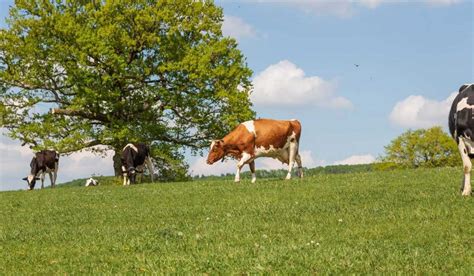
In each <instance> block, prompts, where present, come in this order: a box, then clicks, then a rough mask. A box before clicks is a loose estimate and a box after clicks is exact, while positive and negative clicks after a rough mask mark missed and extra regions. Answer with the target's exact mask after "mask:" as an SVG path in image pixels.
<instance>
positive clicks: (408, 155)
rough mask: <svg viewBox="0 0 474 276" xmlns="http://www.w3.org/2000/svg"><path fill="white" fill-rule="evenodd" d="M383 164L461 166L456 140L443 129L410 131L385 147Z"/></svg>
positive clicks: (400, 165)
mask: <svg viewBox="0 0 474 276" xmlns="http://www.w3.org/2000/svg"><path fill="white" fill-rule="evenodd" d="M385 154H386V155H385V157H383V158H382V161H383V162H389V163H394V164H396V165H397V166H399V167H404V168H418V167H443V166H457V165H459V164H460V157H459V152H458V149H457V146H456V143H455V142H454V140H453V139H452V138H451V136H449V135H448V134H447V133H445V132H444V131H443V130H442V129H441V127H433V128H430V129H418V130H408V131H406V132H405V133H403V134H402V135H400V136H398V137H397V138H395V139H394V140H393V141H391V142H390V144H389V145H388V146H386V147H385Z"/></svg>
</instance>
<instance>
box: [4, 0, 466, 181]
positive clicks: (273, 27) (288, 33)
mask: <svg viewBox="0 0 474 276" xmlns="http://www.w3.org/2000/svg"><path fill="white" fill-rule="evenodd" d="M11 3H12V1H6V0H0V17H1V19H0V26H1V27H5V23H4V17H5V16H6V14H7V12H6V11H7V9H8V5H11ZM216 4H217V5H220V6H222V7H223V8H224V14H225V22H224V34H225V35H229V36H232V37H235V38H236V39H237V41H238V42H239V48H240V49H241V50H242V52H243V53H244V55H245V56H246V57H247V62H248V65H249V67H250V68H251V69H252V70H253V71H254V76H253V82H254V92H253V95H252V101H253V102H254V108H255V110H256V111H257V115H258V117H266V118H277V119H291V118H297V119H299V120H300V121H301V122H302V125H303V135H302V138H301V145H300V151H301V152H303V163H304V164H306V165H307V166H309V167H312V166H317V165H330V164H335V163H363V162H370V161H372V160H373V159H374V158H376V157H377V156H379V155H381V154H382V153H383V149H384V148H383V147H384V145H387V144H388V143H389V142H390V140H392V139H393V138H394V137H396V136H397V135H399V134H400V133H402V132H403V131H405V130H407V129H409V128H412V129H414V128H421V127H431V126H434V125H442V126H444V127H445V126H446V124H447V123H446V122H447V111H448V109H449V105H450V101H451V100H452V96H453V94H452V93H453V92H455V91H456V90H457V88H458V87H459V86H460V85H461V84H463V83H467V82H469V83H470V82H474V79H473V78H474V74H473V73H474V53H473V49H474V47H473V46H474V45H473V44H474V42H473V39H474V38H473V37H474V36H473V28H474V27H473V20H474V18H473V16H474V5H473V3H472V2H471V1H457V0H424V1H418V2H414V1H410V2H408V1H384V0H363V1H349V0H347V1H346V0H340V1H319V0H316V1H309V0H308V1H277V2H275V1H265V0H263V1H239V2H237V1H216ZM355 64H357V65H359V66H358V67H357V66H356V65H355ZM1 139H2V140H1V144H0V149H1V150H2V151H3V152H4V153H7V154H2V158H1V160H0V161H1V162H2V169H1V175H0V180H1V183H2V184H0V185H4V186H3V187H2V186H0V189H8V188H11V187H19V185H20V184H22V183H21V182H18V181H17V179H19V178H21V177H23V176H24V175H25V174H26V172H27V170H28V167H27V166H28V164H29V160H28V161H24V160H27V159H30V158H31V156H32V154H31V153H30V152H28V151H29V150H28V149H24V148H20V147H19V143H17V142H13V141H11V140H9V139H7V138H5V137H2V138H1ZM15 152H17V153H16V155H18V152H21V154H22V155H21V156H22V158H21V162H23V163H19V162H20V161H15V162H14V163H15V164H18V165H17V166H16V167H18V168H17V169H14V171H13V172H10V171H8V172H7V171H6V169H4V168H6V165H10V166H11V164H13V161H12V160H10V159H11V158H10V157H8V156H11V157H13V156H15ZM204 154H207V152H204ZM5 156H7V157H5ZM109 159H110V158H109ZM188 162H189V163H190V165H191V169H192V170H193V172H194V173H200V174H201V173H202V174H211V173H216V174H219V173H222V172H233V171H234V167H235V163H233V162H230V163H227V164H225V163H224V164H222V163H221V164H218V165H215V166H213V167H209V166H208V165H206V164H205V163H204V160H203V158H200V157H192V156H189V158H188ZM94 163H95V165H94V166H92V167H91V166H88V164H94ZM109 164H111V162H110V160H108V159H98V158H94V157H93V156H91V155H90V154H88V153H79V154H77V155H75V156H74V155H73V156H71V157H66V158H65V159H63V160H62V164H61V165H60V167H62V168H63V174H61V168H60V173H59V181H61V180H62V181H66V180H69V179H71V178H77V177H88V176H90V175H91V174H93V173H96V174H111V172H112V169H111V165H110V166H109ZM109 167H110V168H109ZM280 167H281V165H280V164H279V163H278V162H276V161H275V162H272V161H270V160H261V161H259V162H257V169H259V168H280ZM20 176H21V177H20ZM13 182H14V183H15V184H13ZM3 183H11V184H9V185H10V186H8V187H7V186H5V184H3ZM12 185H15V186H12ZM20 188H23V187H22V186H21V187H20Z"/></svg>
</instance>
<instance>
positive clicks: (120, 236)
mask: <svg viewBox="0 0 474 276" xmlns="http://www.w3.org/2000/svg"><path fill="white" fill-rule="evenodd" d="M461 177H462V171H461V169H459V168H442V169H419V170H398V171H390V172H367V173H350V174H321V175H315V176H311V177H307V178H305V179H304V180H299V179H293V180H291V181H284V180H280V179H259V180H257V183H256V184H250V181H249V179H244V180H243V181H242V183H241V184H234V183H233V182H231V181H229V180H212V181H210V180H208V181H193V182H187V183H154V184H140V185H134V186H130V187H122V186H120V185H112V184H111V185H101V186H99V187H88V188H86V187H80V186H78V184H79V183H81V182H76V183H75V184H74V183H73V184H71V185H66V186H64V187H62V188H57V189H44V190H34V191H29V192H27V191H15V192H1V193H0V203H1V208H0V274H2V275H5V274H31V273H38V274H84V273H86V274H93V273H94V274H96V273H107V274H110V273H113V274H116V273H120V274H122V273H158V274H163V273H178V274H255V273H256V274H293V275H300V274H327V273H332V274H340V273H344V274H345V273H356V274H366V273H390V274H392V273H400V274H428V275H432V274H453V275H469V274H470V275H472V274H474V217H473V214H474V201H473V199H472V197H461V196H460V193H459V186H460V183H461ZM112 182H113V181H112Z"/></svg>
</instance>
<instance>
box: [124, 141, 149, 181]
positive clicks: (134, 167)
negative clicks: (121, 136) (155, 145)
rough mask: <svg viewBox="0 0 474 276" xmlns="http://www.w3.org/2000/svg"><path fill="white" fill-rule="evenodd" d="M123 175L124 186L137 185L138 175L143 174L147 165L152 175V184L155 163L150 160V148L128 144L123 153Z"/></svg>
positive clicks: (140, 144) (138, 144)
mask: <svg viewBox="0 0 474 276" xmlns="http://www.w3.org/2000/svg"><path fill="white" fill-rule="evenodd" d="M121 159H122V174H123V185H124V186H126V185H130V182H131V183H132V184H134V183H136V177H137V174H139V175H140V181H141V175H142V174H143V169H144V168H145V165H146V166H147V168H148V172H149V173H150V177H151V182H153V173H154V170H153V163H152V162H151V158H150V147H148V146H147V145H145V144H142V143H136V144H127V145H126V146H125V147H124V148H123V151H122V158H121Z"/></svg>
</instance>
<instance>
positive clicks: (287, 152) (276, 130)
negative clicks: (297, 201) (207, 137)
mask: <svg viewBox="0 0 474 276" xmlns="http://www.w3.org/2000/svg"><path fill="white" fill-rule="evenodd" d="M300 136H301V124H300V122H299V121H298V120H290V121H280V120H270V119H257V120H253V121H247V122H244V123H241V124H239V125H238V126H237V127H236V128H235V129H234V130H232V131H231V132H230V133H229V134H227V135H226V136H225V137H224V138H222V139H220V140H213V141H212V142H211V148H210V151H209V156H208V157H207V163H208V164H209V165H212V164H213V163H215V162H217V161H219V160H221V159H222V158H224V157H225V156H230V157H233V158H235V159H237V160H238V161H239V162H238V163H237V173H236V174H235V182H239V181H240V170H241V169H242V167H243V166H244V165H245V164H248V165H249V167H250V171H251V172H252V183H255V181H256V180H257V178H256V176H255V159H256V158H259V157H272V158H275V159H278V160H280V161H281V162H282V163H285V164H288V174H287V176H286V179H290V178H291V170H292V168H293V165H294V163H295V162H296V163H297V164H298V169H299V176H300V177H303V167H302V165H301V157H300V155H299V152H298V146H299V141H300Z"/></svg>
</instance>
